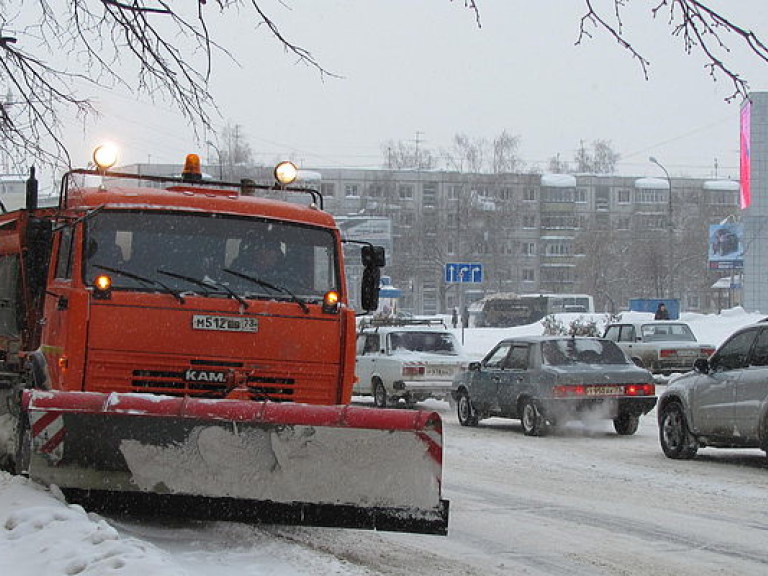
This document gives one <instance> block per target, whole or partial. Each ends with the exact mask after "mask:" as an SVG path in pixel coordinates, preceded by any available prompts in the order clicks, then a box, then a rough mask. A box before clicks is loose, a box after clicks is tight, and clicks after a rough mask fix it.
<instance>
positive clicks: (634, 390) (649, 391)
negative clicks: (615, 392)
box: [624, 384, 656, 396]
mask: <svg viewBox="0 0 768 576" xmlns="http://www.w3.org/2000/svg"><path fill="white" fill-rule="evenodd" d="M655 393H656V386H655V385H654V384H627V385H626V386H624V394H626V395H627V396H653V395H654V394H655Z"/></svg>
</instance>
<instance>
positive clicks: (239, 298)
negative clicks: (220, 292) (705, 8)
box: [157, 268, 248, 308]
mask: <svg viewBox="0 0 768 576" xmlns="http://www.w3.org/2000/svg"><path fill="white" fill-rule="evenodd" d="M157 273H158V274H163V275H165V276H170V277H171V278H178V279H179V280H186V281H187V282H191V283H192V284H197V285H198V286H202V287H203V288H209V289H210V288H211V287H212V286H218V287H219V288H223V289H224V290H225V291H226V293H227V294H229V295H230V296H231V297H232V298H234V299H235V300H237V301H238V302H240V304H242V305H243V307H245V308H248V302H247V301H246V300H245V298H243V297H242V296H240V295H239V294H237V293H236V292H235V291H234V290H232V288H230V287H229V286H227V285H226V284H224V283H222V282H219V281H218V280H214V279H213V278H208V277H207V276H206V277H205V278H204V279H202V280H200V279H198V278H193V277H192V276H185V275H184V274H177V273H176V272H169V271H168V270H162V269H161V268H158V269H157Z"/></svg>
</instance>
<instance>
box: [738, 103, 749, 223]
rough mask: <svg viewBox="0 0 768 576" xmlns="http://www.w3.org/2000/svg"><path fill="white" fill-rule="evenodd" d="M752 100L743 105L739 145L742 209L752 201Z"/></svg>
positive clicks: (740, 201) (740, 200)
mask: <svg viewBox="0 0 768 576" xmlns="http://www.w3.org/2000/svg"><path fill="white" fill-rule="evenodd" d="M751 114H752V102H750V101H749V100H746V101H745V102H744V104H743V105H742V107H741V123H740V124H741V130H740V135H741V136H740V146H739V180H740V182H741V193H740V195H739V208H741V209H742V210H744V209H746V208H748V207H749V205H750V203H751V202H752V191H751V189H750V180H749V176H750V170H751V167H750V161H751V152H752V150H751V146H752V142H751V138H752V116H751Z"/></svg>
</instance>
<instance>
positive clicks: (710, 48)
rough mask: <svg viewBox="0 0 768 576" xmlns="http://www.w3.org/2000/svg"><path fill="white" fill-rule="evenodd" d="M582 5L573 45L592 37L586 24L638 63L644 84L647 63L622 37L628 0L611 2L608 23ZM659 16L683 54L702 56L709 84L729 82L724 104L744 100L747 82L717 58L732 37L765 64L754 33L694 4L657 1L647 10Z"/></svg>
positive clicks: (767, 55)
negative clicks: (664, 19) (663, 17)
mask: <svg viewBox="0 0 768 576" xmlns="http://www.w3.org/2000/svg"><path fill="white" fill-rule="evenodd" d="M584 2H585V5H586V7H587V12H586V14H584V16H582V18H581V23H580V27H579V36H578V39H577V41H576V44H581V43H582V41H583V40H584V38H591V37H592V34H591V33H590V30H589V29H588V27H587V25H588V24H591V25H593V26H594V27H596V28H602V29H603V31H605V32H608V33H609V34H610V35H611V36H612V37H613V38H614V39H615V40H616V42H617V43H618V44H619V45H620V46H621V47H622V48H624V49H626V50H628V51H629V53H630V54H631V55H632V57H633V58H634V59H636V60H637V61H638V62H639V64H640V67H641V69H642V71H643V75H644V76H645V78H646V80H647V79H648V67H649V66H650V62H649V61H648V60H646V59H645V58H644V57H643V56H642V55H641V54H640V52H639V51H638V50H636V49H635V47H634V46H633V45H632V43H630V42H629V41H628V40H627V39H626V38H625V36H624V30H623V21H622V11H623V10H624V9H625V7H626V6H627V4H628V0H614V2H613V15H612V19H611V20H609V19H607V18H605V17H603V16H602V15H601V14H599V13H598V11H597V10H596V9H595V6H594V4H593V1H592V0H584ZM662 12H666V13H667V14H668V17H667V24H668V25H669V26H670V28H671V34H672V35H673V36H676V37H681V38H682V40H683V49H684V50H685V52H686V53H687V54H691V53H693V52H695V51H698V52H700V53H702V54H703V55H704V57H705V59H706V62H707V63H706V64H705V67H706V68H707V69H708V70H709V74H710V76H711V77H712V78H713V80H717V77H718V74H722V75H724V76H725V77H726V78H728V79H729V80H730V81H731V83H732V85H733V93H731V94H730V95H729V96H727V97H726V98H725V100H726V101H727V102H730V101H732V100H734V99H736V98H739V97H741V98H746V97H747V95H748V93H749V84H748V82H747V81H746V79H744V78H742V76H741V75H740V74H739V73H738V72H737V71H736V70H735V69H734V68H732V67H731V65H729V64H728V63H727V62H726V61H725V60H724V58H723V56H720V55H719V54H723V55H728V54H729V53H730V52H731V48H730V46H732V45H733V44H729V43H728V42H727V41H726V38H727V39H728V40H731V39H732V38H733V37H735V39H736V44H739V43H741V44H742V45H744V46H745V47H746V48H747V49H748V50H749V51H750V52H752V54H753V55H755V56H757V58H758V59H760V60H762V61H763V62H765V63H768V47H766V45H765V43H764V42H763V41H762V40H761V39H760V38H758V37H757V35H755V34H754V32H752V31H750V30H747V29H746V28H744V27H741V26H739V25H737V24H736V23H734V22H733V21H731V20H730V19H728V18H726V17H725V16H723V15H722V14H721V13H720V12H718V11H715V10H713V9H712V8H710V7H709V6H707V5H706V4H705V3H703V2H700V1H698V0H657V3H656V5H655V6H654V7H652V8H651V14H652V15H653V17H654V18H656V17H657V16H658V15H659V14H660V13H662Z"/></svg>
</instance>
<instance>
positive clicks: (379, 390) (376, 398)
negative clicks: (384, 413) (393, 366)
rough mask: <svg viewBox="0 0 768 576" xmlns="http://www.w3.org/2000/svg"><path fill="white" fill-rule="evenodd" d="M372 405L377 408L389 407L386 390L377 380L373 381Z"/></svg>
mask: <svg viewBox="0 0 768 576" xmlns="http://www.w3.org/2000/svg"><path fill="white" fill-rule="evenodd" d="M373 405H374V406H376V407H377V408H386V407H387V406H388V405H389V398H388V397H387V389H386V388H384V383H383V382H382V381H381V380H379V379H378V378H376V379H375V380H374V381H373Z"/></svg>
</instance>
